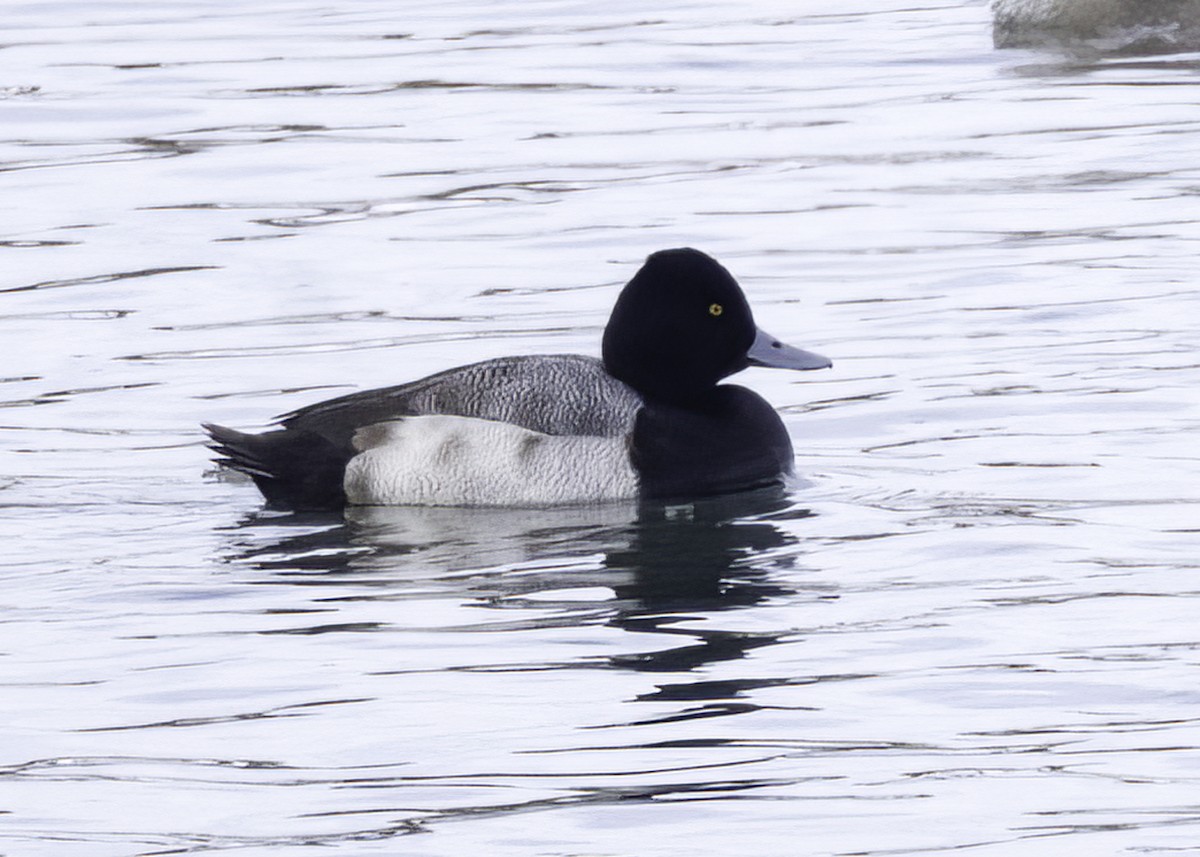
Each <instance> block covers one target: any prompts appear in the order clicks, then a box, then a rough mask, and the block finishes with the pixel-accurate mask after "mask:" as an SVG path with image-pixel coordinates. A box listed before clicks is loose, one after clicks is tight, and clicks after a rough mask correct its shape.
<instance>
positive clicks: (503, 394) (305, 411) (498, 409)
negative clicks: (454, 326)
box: [280, 354, 642, 445]
mask: <svg viewBox="0 0 1200 857" xmlns="http://www.w3.org/2000/svg"><path fill="white" fill-rule="evenodd" d="M641 405H642V399H641V397H640V396H639V395H638V394H637V393H636V392H635V391H634V390H633V389H632V388H631V387H629V386H627V385H626V384H624V383H622V382H621V381H618V380H617V379H615V378H613V377H612V376H611V375H609V374H608V373H607V372H605V371H604V365H603V364H602V363H601V362H600V361H599V360H597V359H596V358H594V357H585V356H582V355H577V354H555V355H534V356H524V357H501V358H497V359H495V360H485V361H483V362H481V363H472V364H471V365H468V366H460V367H458V368H456V369H450V370H447V371H445V372H440V373H438V374H436V375H431V376H430V377H428V378H423V379H421V380H419V381H412V382H410V383H408V384H401V385H399V386H396V387H385V388H382V389H377V390H365V391H363V392H361V393H351V394H350V395H347V396H341V397H339V398H336V399H330V400H329V401H326V402H320V403H317V404H315V405H309V406H308V407H305V408H300V409H299V410H297V411H293V412H292V413H289V414H285V415H284V416H283V417H281V418H280V422H282V423H283V425H284V426H286V427H287V428H289V429H297V430H301V431H310V432H313V433H316V434H319V435H321V436H323V437H325V438H328V439H329V440H331V441H332V442H334V443H335V444H338V445H348V444H349V443H350V439H351V438H352V437H353V435H354V431H355V429H357V428H359V427H360V426H365V425H371V424H372V423H378V422H383V421H386V420H389V419H395V418H397V417H403V416H421V415H426V414H451V415H454V416H461V417H478V418H479V419H486V420H498V421H500V422H507V423H513V424H515V425H518V426H522V427H523V428H527V429H530V430H531V431H537V432H542V433H544V434H551V435H592V436H600V437H616V436H620V435H624V434H626V433H628V432H629V431H630V430H631V429H632V427H633V421H634V418H635V416H636V414H637V410H638V408H640V407H641Z"/></svg>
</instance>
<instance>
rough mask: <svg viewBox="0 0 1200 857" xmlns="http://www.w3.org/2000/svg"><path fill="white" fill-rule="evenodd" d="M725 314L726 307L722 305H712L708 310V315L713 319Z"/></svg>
mask: <svg viewBox="0 0 1200 857" xmlns="http://www.w3.org/2000/svg"><path fill="white" fill-rule="evenodd" d="M723 312H725V307H723V306H721V305H720V304H711V305H710V306H709V308H708V314H709V315H711V316H712V317H713V318H716V317H717V316H719V315H720V314H721V313H723Z"/></svg>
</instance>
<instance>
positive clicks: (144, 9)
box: [0, 0, 1200, 857]
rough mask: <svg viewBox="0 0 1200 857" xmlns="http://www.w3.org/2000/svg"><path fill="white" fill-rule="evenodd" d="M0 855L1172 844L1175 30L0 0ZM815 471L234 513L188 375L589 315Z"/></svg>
mask: <svg viewBox="0 0 1200 857" xmlns="http://www.w3.org/2000/svg"><path fill="white" fill-rule="evenodd" d="M2 26H3V29H2V30H0V170H2V172H0V343H2V349H3V355H4V359H3V367H2V369H0V408H2V410H0V449H2V452H0V456H2V457H0V461H2V462H3V464H2V470H0V505H2V510H0V535H2V537H3V541H2V544H3V545H4V546H5V549H4V552H3V556H2V557H0V580H2V582H0V593H2V599H3V607H2V608H0V653H2V654H0V681H2V683H3V686H4V688H3V692H2V693H0V724H2V729H0V766H2V767H0V773H2V776H0V813H2V814H0V853H3V854H6V855H10V857H18V855H20V857H24V855H53V857H76V855H80V857H82V855H87V857H96V855H100V857H108V855H122V857H124V855H150V854H184V853H187V854H191V853H196V854H204V853H209V852H220V853H227V854H230V855H238V857H250V856H251V855H254V857H267V856H268V855H271V857H275V855H299V854H309V853H321V854H354V855H359V854H389V855H391V854H403V855H464V854H488V855H556V856H557V855H564V857H565V855H584V854H586V855H639V857H640V855H679V854H719V855H734V854H739V855H740V854H757V855H772V857H774V855H778V856H779V857H785V855H796V854H804V855H846V854H858V855H885V854H886V855H894V854H932V853H940V852H944V851H956V852H957V851H961V852H965V853H970V854H980V855H985V854H986V855H1022V857H1025V855H1055V857H1059V855H1075V854H1079V855H1098V854H1104V855H1110V854H1129V855H1135V854H1136V855H1145V854H1159V853H1162V854H1200V798H1198V797H1197V795H1198V794H1200V791H1198V787H1200V751H1198V750H1197V745H1198V744H1200V624H1198V623H1197V621H1196V614H1197V609H1198V606H1200V605H1198V599H1197V595H1198V593H1200V581H1198V579H1197V572H1198V557H1197V551H1196V545H1197V533H1198V532H1200V515H1198V514H1197V512H1198V500H1200V492H1198V491H1197V452H1196V450H1197V446H1196V440H1195V437H1196V429H1197V427H1198V426H1200V408H1198V399H1200V394H1198V393H1197V387H1198V383H1200V368H1198V367H1200V360H1198V359H1197V355H1196V329H1197V322H1196V319H1197V318H1200V299H1198V291H1197V288H1196V285H1195V283H1196V276H1197V275H1196V256H1197V251H1198V250H1200V216H1198V211H1200V209H1198V207H1197V206H1198V199H1197V197H1198V196H1200V107H1197V105H1198V104H1200V79H1198V77H1197V71H1198V69H1200V54H1189V53H1170V52H1168V53H1153V54H1137V53H1136V52H1135V53H1130V52H1129V51H1128V50H1123V51H1120V52H1106V51H1105V50H1104V49H1103V47H1104V46H1099V47H1098V46H1096V45H1082V46H1080V45H1075V46H1071V47H1070V49H1068V48H1067V47H1058V48H1054V49H1050V48H1045V49H1038V50H1003V51H999V50H995V49H994V48H993V36H992V32H991V17H990V12H989V9H988V7H987V6H986V5H985V4H984V3H982V2H973V0H972V1H969V2H951V0H940V2H939V0H930V2H923V3H920V4H916V5H914V4H912V3H907V2H900V0H871V2H869V3H868V2H846V0H806V2H804V3H794V2H791V3H785V2H771V0H755V2H750V3H740V4H710V3H700V2H697V0H678V1H677V2H671V3H665V4H658V5H657V6H655V7H654V8H653V9H650V8H648V7H646V6H645V5H644V4H633V3H624V2H619V1H618V2H613V3H604V4H595V3H579V2H567V0H562V2H549V0H546V2H540V0H539V2H530V0H524V2H519V3H518V2H504V0H498V2H490V3H486V4H483V3H480V4H473V3H453V4H442V5H441V6H438V5H437V4H425V3H421V4H416V3H396V2H381V0H344V2H339V3H336V4H335V3H321V2H315V3H299V4H298V3H294V2H282V0H265V2H259V3H252V4H246V3H233V2H228V0H193V2H190V3H186V4H184V3H159V4H149V3H134V2H118V0H100V2H86V3H85V2H82V0H64V2H40V3H8V4H7V5H5V7H4V10H3V25H2ZM679 245H691V246H696V247H699V248H701V249H704V250H706V251H707V252H709V253H711V254H713V255H715V256H716V257H717V258H719V259H720V260H721V261H722V262H723V263H725V264H726V266H727V267H729V268H730V269H731V270H732V271H733V272H734V274H735V275H736V276H738V277H739V279H740V280H741V281H742V283H743V284H744V286H745V287H746V290H747V292H748V294H749V296H750V300H751V302H752V304H753V305H754V307H755V308H756V310H757V316H758V319H759V321H760V323H762V324H763V326H764V327H766V328H767V329H769V330H771V331H772V332H773V333H775V334H776V335H777V336H780V337H782V338H785V339H787V340H789V341H791V342H793V343H795V344H797V345H801V346H804V347H808V348H812V349H814V350H817V351H820V352H822V353H825V354H828V355H829V356H831V357H832V358H833V359H834V361H835V365H834V368H833V370H831V371H828V372H822V373H805V374H804V375H799V374H789V373H780V372H775V373H772V372H770V371H768V370H757V369H756V370H750V371H748V372H746V373H744V374H743V375H742V376H740V377H739V382H740V383H744V384H747V385H749V386H752V387H754V388H755V389H757V390H759V391H760V392H761V393H762V394H763V395H764V396H766V397H767V398H768V399H769V400H770V401H772V402H773V403H774V404H775V405H776V406H777V407H778V408H779V409H780V411H781V412H782V414H783V415H784V419H785V421H786V423H787V425H788V427H789V430H790V431H791V432H792V435H793V437H794V440H795V444H796V449H797V461H796V465H797V470H798V471H799V472H800V473H801V474H802V476H803V478H804V481H803V483H802V484H800V485H799V486H797V487H795V488H794V489H793V490H791V491H790V493H788V494H786V495H784V496H773V495H759V496H747V497H737V498H729V499H726V500H723V501H710V502H704V503H696V504H694V505H691V506H675V507H669V508H663V507H653V506H646V507H643V508H637V507H634V506H624V505H616V506H609V507H603V508H596V509H556V510H548V511H522V510H490V511H471V510H454V509H425V510H414V509H379V510H363V511H360V512H357V513H355V514H351V515H349V516H347V517H346V518H343V517H341V516H288V515H281V514H276V513H270V512H266V511H264V510H263V509H262V506H261V501H260V498H259V496H258V494H257V492H256V491H255V490H254V488H253V486H252V485H250V484H249V483H247V482H244V481H239V480H236V479H233V478H231V477H228V476H223V475H221V474H218V473H216V472H215V471H214V470H213V469H212V467H211V465H209V464H208V457H209V456H208V453H207V451H206V450H205V449H204V448H203V447H202V439H201V435H200V432H199V430H198V423H199V422H200V421H201V420H210V421H215V422H220V423H224V424H228V425H233V426H237V427H240V428H248V429H254V428H257V427H261V426H263V425H265V424H267V423H268V422H269V420H270V418H271V417H272V416H273V415H275V414H278V413H281V412H283V411H286V410H288V409H290V408H293V407H296V406H299V405H302V404H305V403H308V402H311V401H315V400H318V399H320V398H324V397H328V396H331V395H335V394H338V393H342V392H346V391H349V390H353V389H358V388H366V387H370V386H381V385H386V384H393V383H399V382H401V381H405V380H409V379H412V378H416V377H420V376H422V375H424V374H427V373H429V372H433V371H436V370H439V369H443V368H447V367H450V366H453V365H457V364H460V363H465V362H469V361H471V360H476V359H484V358H487V357H492V356H498V355H503V354H513V353H539V352H581V353H589V354H595V353H597V352H598V340H599V334H600V331H601V328H602V326H603V324H604V321H605V318H606V315H607V311H608V309H609V307H610V306H611V303H612V301H613V299H614V297H615V295H616V292H617V290H618V288H619V286H620V284H621V283H623V282H624V281H625V280H626V279H627V278H628V277H629V276H630V275H631V274H632V272H633V271H634V270H635V269H636V267H637V266H638V264H639V263H640V261H641V259H642V258H643V257H644V256H645V255H646V254H647V253H648V252H651V251H653V250H656V249H660V248H663V247H671V246H679Z"/></svg>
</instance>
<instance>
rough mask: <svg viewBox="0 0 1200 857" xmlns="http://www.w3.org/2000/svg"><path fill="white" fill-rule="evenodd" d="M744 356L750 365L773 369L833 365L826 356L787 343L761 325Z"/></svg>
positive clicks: (812, 367) (811, 367) (825, 367)
mask: <svg viewBox="0 0 1200 857" xmlns="http://www.w3.org/2000/svg"><path fill="white" fill-rule="evenodd" d="M746 356H747V357H748V358H749V359H750V365H751V366H769V367H771V368H773V369H828V368H829V367H830V366H832V365H833V361H832V360H830V359H829V358H828V357H824V356H822V355H820V354H817V353H815V352H813V351H805V350H804V349H803V348H795V347H793V346H791V345H787V344H785V343H783V342H781V341H780V340H778V339H776V338H775V337H774V336H772V335H771V334H769V333H767V332H766V331H765V330H763V329H762V328H761V327H760V328H758V329H757V331H756V332H755V335H754V344H753V345H751V346H750V350H749V351H747V352H746Z"/></svg>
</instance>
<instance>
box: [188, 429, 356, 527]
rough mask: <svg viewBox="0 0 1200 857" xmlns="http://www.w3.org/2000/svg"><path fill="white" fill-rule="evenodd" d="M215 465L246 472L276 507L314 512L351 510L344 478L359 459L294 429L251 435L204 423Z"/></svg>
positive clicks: (333, 445) (326, 442) (310, 434)
mask: <svg viewBox="0 0 1200 857" xmlns="http://www.w3.org/2000/svg"><path fill="white" fill-rule="evenodd" d="M204 430H205V431H206V432H208V436H209V437H210V438H212V442H211V443H209V445H208V448H209V449H211V450H212V451H213V452H215V453H217V454H218V455H219V456H220V458H217V459H216V462H217V463H218V464H220V465H223V466H225V467H228V468H231V469H233V470H238V471H240V472H242V473H245V474H246V475H247V476H249V477H250V478H251V479H253V480H254V484H255V485H257V486H258V490H259V491H261V492H262V494H263V496H264V497H266V498H267V502H268V504H269V505H271V506H273V507H275V508H283V509H295V510H297V511H300V510H304V511H315V510H324V509H340V508H342V507H343V506H344V505H346V492H345V491H344V490H343V488H342V478H343V477H344V476H345V473H346V462H348V461H349V460H350V458H351V456H352V455H353V454H354V453H353V451H352V450H349V449H341V448H339V447H338V446H337V445H336V444H334V443H333V442H332V441H329V440H326V439H325V438H323V437H321V436H320V435H317V434H313V433H311V432H306V431H296V430H293V429H276V430H274V431H269V432H264V433H263V434H247V433H246V432H240V431H234V430H233V429H230V428H225V426H218V425H213V424H211V423H205V424H204Z"/></svg>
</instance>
